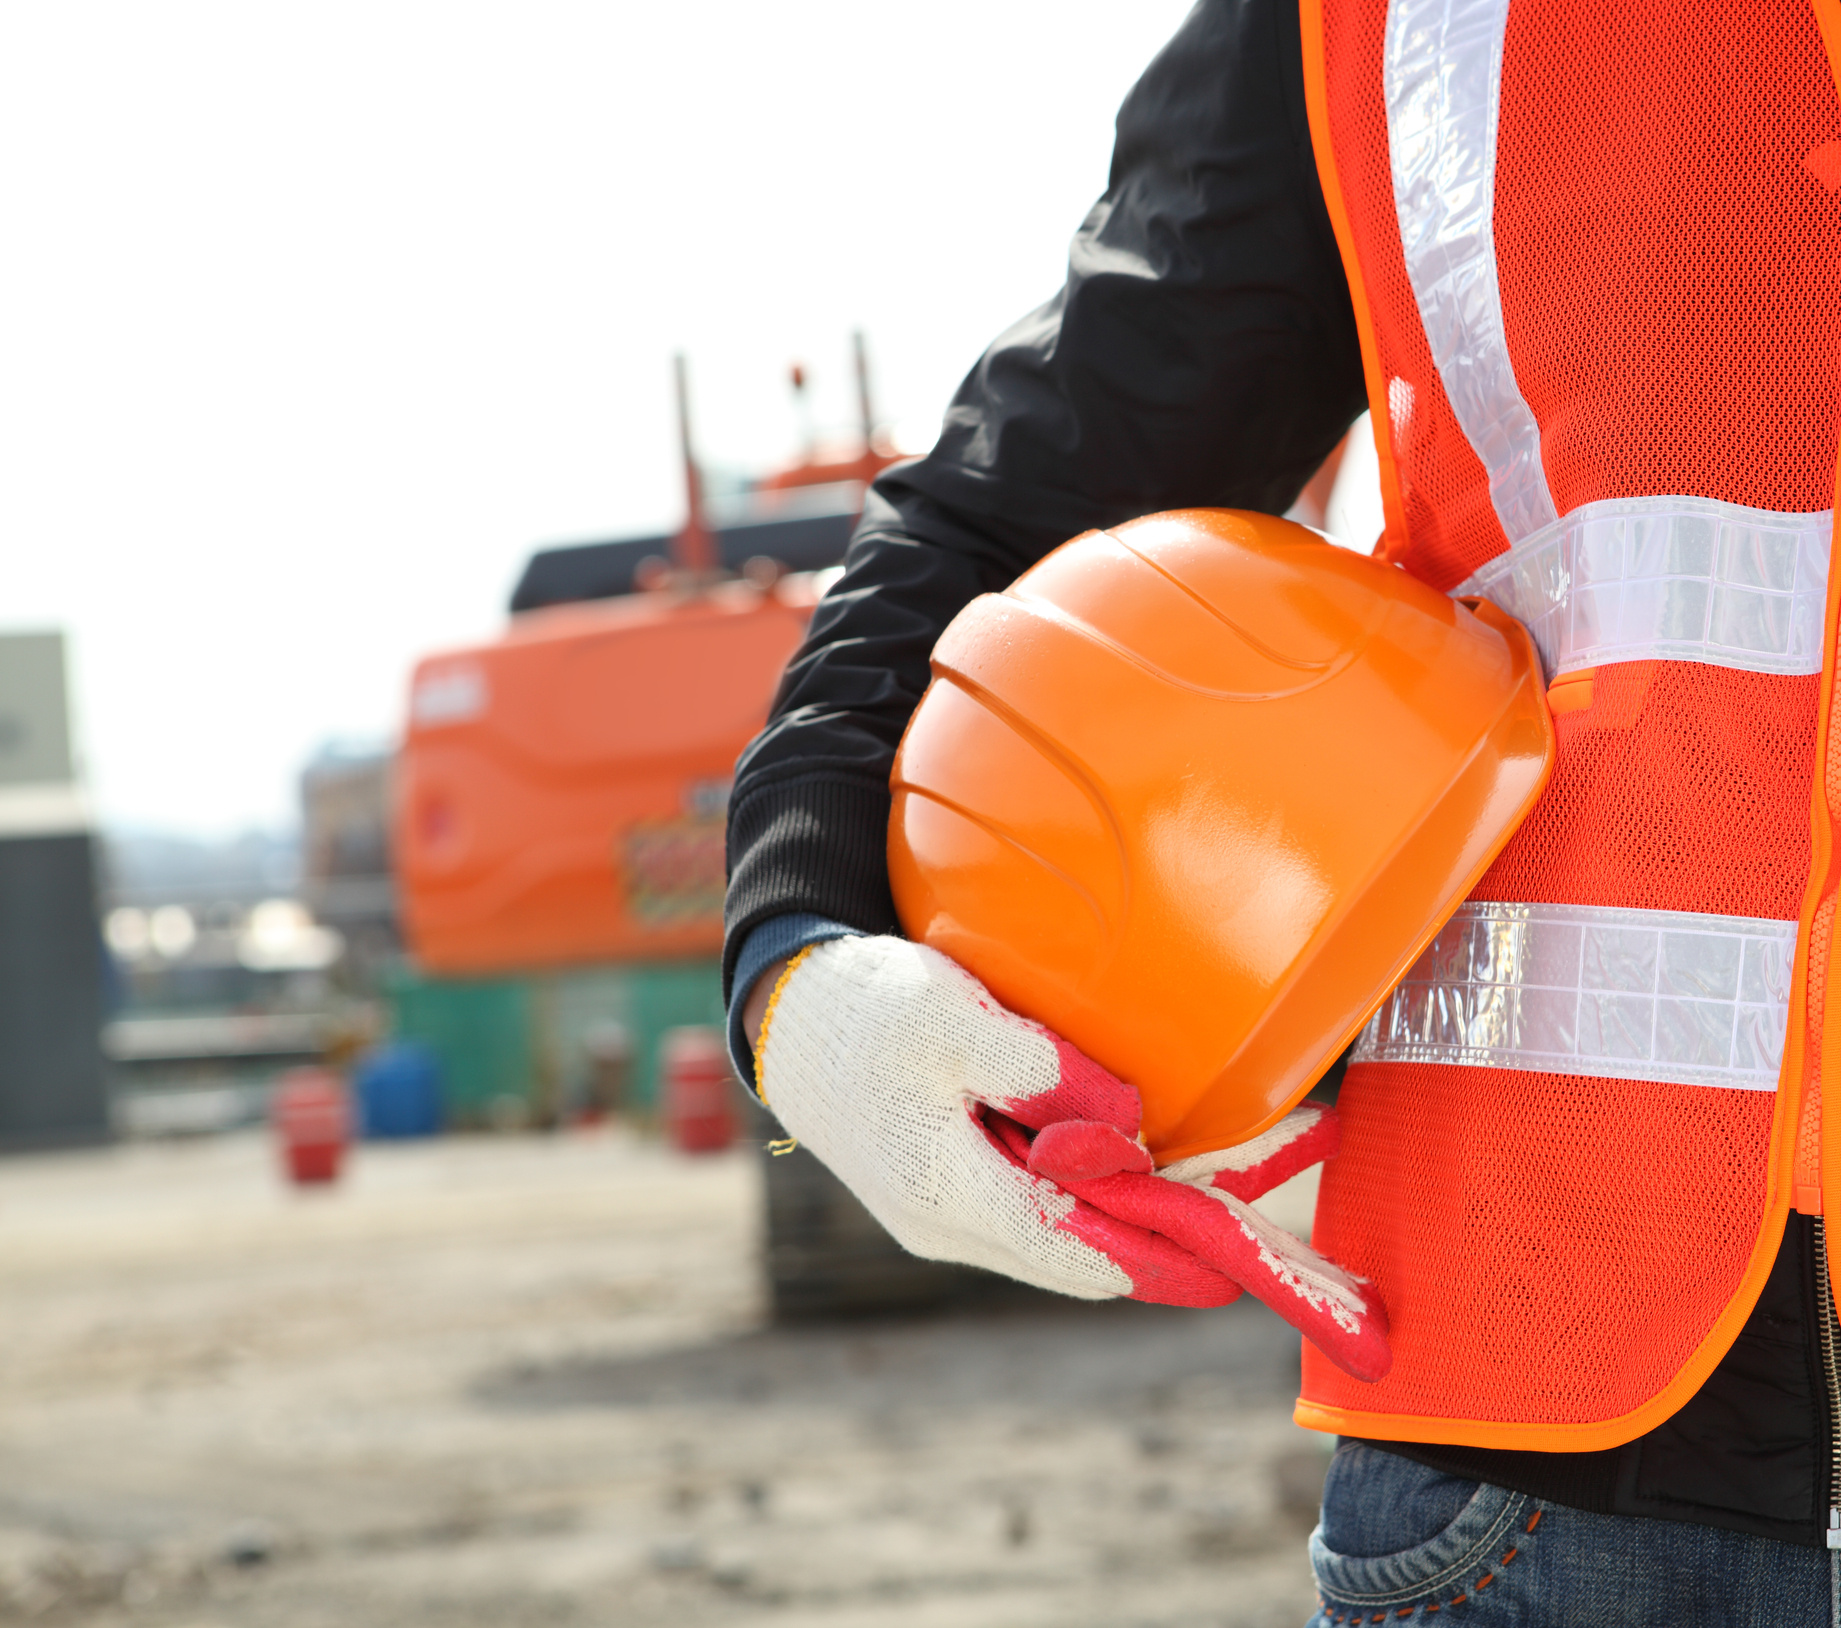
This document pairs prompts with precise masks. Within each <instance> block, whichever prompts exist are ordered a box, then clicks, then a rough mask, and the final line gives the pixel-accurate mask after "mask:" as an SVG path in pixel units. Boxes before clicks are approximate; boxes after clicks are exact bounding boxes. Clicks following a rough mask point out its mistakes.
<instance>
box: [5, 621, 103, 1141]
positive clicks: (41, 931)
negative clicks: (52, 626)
mask: <svg viewBox="0 0 1841 1628" xmlns="http://www.w3.org/2000/svg"><path fill="white" fill-rule="evenodd" d="M103 977H104V958H103V954H102V941H101V938H100V935H99V934H98V932H97V916H96V856H95V840H94V833H93V832H92V830H91V827H90V816H89V810H88V807H87V805H86V803H85V800H84V797H83V792H82V788H81V786H80V785H79V784H78V780H77V773H76V766H75V763H74V761H73V758H72V755H71V749H70V716H69V706H68V703H67V699H66V693H65V678H64V636H63V634H61V633H13V634H6V635H0V1148H6V1149H14V1148H33V1147H53V1146H59V1145H68V1144H72V1143H81V1142H94V1141H100V1140H102V1139H103V1138H105V1137H106V1136H107V1135H108V1133H109V1113H108V1098H107V1094H106V1092H105V1090H104V1086H103V1070H102V1050H101V1044H100V1031H101V1026H102V1008H103Z"/></svg>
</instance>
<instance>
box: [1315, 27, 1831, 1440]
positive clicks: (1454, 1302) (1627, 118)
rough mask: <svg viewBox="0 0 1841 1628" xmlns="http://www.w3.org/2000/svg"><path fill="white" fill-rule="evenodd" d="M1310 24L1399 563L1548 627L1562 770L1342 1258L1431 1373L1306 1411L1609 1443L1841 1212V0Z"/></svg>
mask: <svg viewBox="0 0 1841 1628" xmlns="http://www.w3.org/2000/svg"><path fill="white" fill-rule="evenodd" d="M1301 4H1302V19H1303V34H1304V58H1305V78H1306V85H1307V95H1308V101H1309V110H1310V123H1311V133H1312V139H1313V142H1314V145H1315V147H1316V153H1317V163H1318V169H1319V172H1320V174H1321V176H1322V180H1323V190H1324V195H1325V199H1326V202H1327V203H1328V206H1329V211H1330V217H1331V220H1332V221H1333V223H1334V225H1335V228H1336V234H1337V239H1338V242H1339V244H1340V247H1341V250H1342V256H1343V261H1344V264H1345V265H1346V267H1347V269H1348V274H1349V281H1350V285H1351V290H1352V292H1353V295H1354V303H1355V311H1356V316H1357V320H1358V323H1359V326H1360V329H1361V340H1362V355H1363V361H1364V364H1365V367H1366V371H1367V379H1368V391H1369V397H1370V401H1371V404H1372V407H1373V414H1374V422H1375V425H1376V427H1377V431H1376V439H1377V442H1378V443H1379V448H1380V462H1381V473H1382V487H1383V494H1384V499H1385V504H1386V513H1387V530H1386V532H1385V534H1384V536H1383V539H1382V544H1381V547H1382V549H1383V550H1384V551H1385V554H1386V556H1387V557H1388V558H1390V559H1392V560H1395V561H1397V562H1398V563H1399V564H1400V565H1402V566H1403V567H1404V568H1405V569H1406V570H1408V571H1410V572H1412V573H1413V574H1414V575H1416V576H1418V577H1420V578H1422V579H1424V580H1425V581H1427V582H1429V583H1431V584H1433V585H1434V586H1436V587H1439V588H1441V589H1445V590H1447V591H1449V592H1451V593H1454V594H1457V595H1474V596H1481V597H1484V598H1488V599H1491V600H1493V601H1495V602H1496V603H1497V604H1499V605H1501V606H1502V607H1503V608H1504V609H1506V610H1508V611H1510V612H1512V613H1513V614H1514V615H1515V616H1517V617H1519V618H1520V619H1521V620H1522V621H1523V622H1525V623H1526V624H1527V625H1528V626H1529V628H1530V629H1531V630H1532V631H1533V633H1534V635H1535V638H1536V642H1537V644H1538V645H1539V646H1540V650H1541V655H1542V659H1543V661H1544V662H1545V664H1546V669H1547V674H1548V678H1549V680H1550V682H1551V684H1552V689H1551V690H1550V697H1551V700H1552V703H1553V710H1554V713H1555V724H1556V728H1557V732H1558V738H1559V762H1558V767H1557V770H1556V772H1555V775H1554V778H1553V781H1552V783H1551V785H1550V787H1549V789H1548V791H1547V793H1546V795H1545V796H1544V798H1543V799H1542V801H1541V802H1540V804H1539V805H1538V806H1537V807H1536V809H1535V811H1534V813H1533V814H1532V815H1531V816H1530V818H1529V819H1528V821H1527V823H1526V824H1525V825H1524V826H1523V828H1522V829H1521V831H1520V832H1519V833H1518V834H1517V835H1516V837H1515V838H1514V840H1513V841H1512V842H1511V843H1510V845H1509V847H1508V848H1507V849H1506V850H1505V851H1504V852H1503V854H1502V856H1501V858H1500V859H1499V860H1498V861H1497V863H1496V864H1495V865H1494V867H1493V868H1492V869H1491V870H1490V871H1489V872H1488V873H1487V875H1486V876H1485V877H1484V879H1483V881H1482V883H1481V885H1480V886H1479V887H1478V888H1477V889H1476V891H1475V892H1474V893H1473V894H1472V896H1471V898H1470V899H1469V900H1468V901H1467V902H1466V903H1465V904H1464V905H1463V906H1462V907H1460V910H1459V912H1458V914H1457V916H1456V917H1455V918H1454V919H1453V920H1452V922H1451V924H1450V925H1449V926H1448V927H1447V928H1445V929H1444V930H1443V931H1442V932H1441V933H1440V935H1439V937H1438V939H1437V940H1436V941H1435V942H1434V944H1433V946H1432V948H1431V949H1430V950H1429V951H1428V952H1427V953H1426V955H1425V956H1424V958H1422V960H1421V961H1420V962H1419V963H1418V964H1417V965H1416V966H1415V967H1414V968H1413V970H1412V971H1411V972H1410V973H1409V974H1408V975H1407V978H1406V980H1405V981H1404V982H1403V983H1402V984H1401V986H1400V987H1399V988H1398V989H1397V990H1396V991H1395V992H1394V993H1393V994H1392V995H1391V996H1390V997H1389V999H1388V1001H1387V1003H1386V1004H1385V1005H1384V1006H1383V1007H1382V1009H1381V1011H1380V1012H1379V1013H1378V1014H1377V1015H1376V1017H1375V1019H1374V1021H1373V1023H1372V1024H1371V1025H1370V1026H1369V1028H1368V1029H1367V1031H1366V1032H1365V1033H1364V1035H1363V1037H1362V1039H1361V1041H1360V1043H1359V1045H1358V1048H1357V1051H1356V1054H1355V1061H1354V1062H1353V1063H1352V1065H1351V1067H1350V1069H1349V1072H1348V1076H1347V1079H1346V1082H1345V1084H1344V1086H1343V1095H1342V1099H1341V1101H1342V1117H1343V1151H1342V1152H1341V1154H1340V1155H1339V1156H1338V1157H1337V1158H1336V1159H1334V1160H1332V1161H1331V1162H1330V1163H1329V1165H1328V1166H1326V1168H1325V1171H1324V1176H1323V1184H1322V1189H1321V1196H1320V1198H1319V1203H1318V1210H1317V1224H1316V1230H1315V1234H1314V1237H1315V1242H1316V1243H1317V1245H1318V1247H1319V1248H1320V1249H1322V1250H1324V1251H1325V1252H1326V1253H1327V1254H1329V1255H1330V1256H1331V1257H1333V1258H1334V1259H1336V1260H1338V1261H1341V1262H1343V1263H1344V1264H1346V1265H1347V1266H1349V1267H1351V1268H1352V1269H1354V1270H1355V1271H1357V1272H1361V1273H1363V1274H1364V1275H1366V1276H1368V1277H1370V1278H1372V1279H1373V1280H1374V1281H1375V1283H1376V1284H1377V1286H1378V1287H1379V1289H1380V1291H1381V1294H1382V1297H1383V1298H1384V1300H1385V1302H1386V1304H1387V1307H1388V1311H1389V1315H1390V1319H1391V1324H1392V1330H1393V1339H1394V1352H1395V1362H1394V1367H1393V1371H1392V1372H1391V1373H1390V1374H1389V1375H1388V1376H1387V1377H1386V1378H1385V1379H1383V1380H1381V1381H1380V1382H1379V1383H1377V1384H1373V1385H1364V1384H1361V1383H1358V1382H1357V1381H1355V1380H1352V1379H1350V1378H1349V1377H1348V1376H1347V1375H1345V1374H1343V1373H1342V1372H1341V1371H1339V1370H1338V1369H1336V1368H1333V1367H1332V1366H1331V1365H1330V1364H1329V1363H1328V1362H1326V1361H1324V1360H1323V1359H1322V1358H1321V1357H1320V1356H1318V1355H1317V1353H1316V1352H1315V1351H1314V1350H1312V1349H1311V1348H1310V1347H1309V1346H1306V1347H1305V1351H1304V1379H1303V1394H1302V1397H1301V1399H1300V1401H1299V1403H1298V1409H1297V1418H1298V1421H1299V1423H1301V1424H1305V1425H1308V1426H1312V1427H1314V1428H1317V1429H1321V1430H1333V1431H1339V1432H1344V1433H1347V1434H1350V1435H1357V1436H1367V1437H1373V1438H1377V1439H1383V1440H1397V1441H1419V1442H1446V1443H1461V1444H1468V1445H1474V1446H1487V1447H1510V1448H1536V1449H1543V1450H1549V1451H1553V1450H1559V1451H1586V1450H1591V1449H1597V1448H1604V1447H1611V1446H1615V1445H1617V1444H1619V1443H1622V1442H1625V1441H1628V1440H1630V1439H1632V1438H1634V1437H1636V1436H1638V1435H1640V1434H1642V1433H1643V1432H1644V1431H1646V1430H1649V1429H1651V1428H1653V1427H1654V1426H1655V1425H1657V1424H1659V1423H1661V1422H1662V1420H1664V1419H1665V1418H1667V1417H1668V1416H1669V1415H1670V1414H1671V1413H1673V1412H1674V1411H1675V1410H1676V1409H1677V1408H1679V1407H1680V1406H1681V1405H1682V1404H1683V1403H1684V1402H1686V1401H1687V1400H1688V1398H1689V1397H1691V1396H1692V1395H1693V1394H1694V1392H1695V1391H1696V1389H1698V1387H1699V1386H1700V1384H1701V1383H1702V1381H1704V1380H1705V1379H1706V1377H1707V1375H1708V1374H1709V1373H1711V1372H1712V1370H1713V1368H1714V1367H1715V1365H1716V1364H1717V1363H1718V1362H1719V1360H1720V1358H1721V1357H1722V1356H1723V1355H1724V1354H1725V1352H1726V1350H1727V1349H1728V1347H1729V1346H1730V1345H1731V1344H1732V1341H1733V1340H1734V1338H1735V1337H1736V1336H1737V1335H1738V1333H1739V1330H1740V1328H1741V1327H1742V1326H1743V1324H1744V1322H1745V1319H1746V1317H1747V1315H1748V1314H1749V1312H1750V1311H1751V1308H1752V1306H1753V1304H1754V1302H1755V1301H1756V1299H1757V1297H1758V1293H1759V1291H1760V1289H1761V1288H1762V1287H1763V1284H1764V1281H1765V1278H1766V1276H1767V1274H1768V1273H1769V1271H1770V1268H1771V1265H1772V1262H1773V1260H1774V1258H1775V1255H1776V1252H1777V1249H1778V1245H1779V1242H1780V1240H1781V1238H1782V1235H1783V1230H1784V1225H1785V1220H1786V1217H1787V1215H1788V1212H1789V1210H1790V1208H1791V1207H1792V1206H1793V1205H1794V1206H1795V1207H1797V1208H1800V1209H1802V1210H1804V1211H1808V1212H1812V1213H1820V1212H1821V1211H1822V1210H1823V1209H1824V1208H1826V1209H1828V1210H1830V1211H1833V1210H1835V1209H1837V1207H1841V1145H1838V1144H1841V1111H1837V1112H1836V1113H1835V1114H1832V1115H1830V1116H1829V1118H1828V1119H1827V1121H1826V1122H1824V1120H1823V1117H1822V1114H1821V1106H1820V1104H1821V1100H1822V1090H1821V1086H1822V1083H1823V1080H1824V1077H1825V1076H1826V1077H1827V1079H1828V1080H1829V1081H1830V1082H1831V1083H1830V1084H1829V1088H1828V1100H1829V1101H1830V1102H1835V1101H1841V1095H1838V1094H1837V1093H1838V1092H1841V1001H1837V1002H1836V1003H1835V1004H1834V1006H1833V1008H1830V1006H1829V1005H1828V1004H1827V1003H1826V1001H1825V998H1824V997H1825V994H1826V990H1827V987H1828V978H1827V970H1828V964H1829V959H1830V944H1831V940H1832V938H1833V936H1834V925H1835V891H1836V883H1837V878H1838V877H1841V856H1837V853H1836V842H1835V837H1836V829H1837V817H1838V816H1841V741H1837V742H1836V746H1835V749H1834V750H1833V751H1831V750H1830V746H1829V737H1830V733H1831V729H1832V727H1833V724H1834V721H1835V720H1834V718H1833V713H1832V703H1831V697H1832V696H1833V693H1834V669H1835V664H1834V650H1835V637H1836V605H1835V589H1836V588H1837V587H1838V586H1841V572H1836V571H1831V569H1830V537H1831V531H1832V516H1833V510H1834V506H1835V496H1834V494H1835V484H1836V474H1837V471H1836V444H1837V427H1836V414H1837V403H1838V402H1841V390H1838V388H1837V368H1838V366H1841V254H1838V253H1837V250H1838V249H1841V196H1837V194H1838V192H1841V98H1838V96H1837V90H1836V76H1835V68H1834V64H1835V62H1836V61H1837V59H1838V58H1841V0H1624V3H1622V4H1618V5H1611V4H1605V3H1602V0H1601V3H1591V0H1301ZM1818 765H1820V766H1822V767H1821V772H1820V773H1818V772H1817V769H1818ZM1357 789H1359V788H1357ZM1825 1172H1826V1173H1827V1174H1826V1180H1825V1179H1824V1173H1825ZM1838 1257H1841V1250H1837V1251H1835V1252H1834V1253H1831V1256H1830V1263H1831V1268H1832V1267H1833V1266H1835V1265H1837V1264H1841V1258H1838Z"/></svg>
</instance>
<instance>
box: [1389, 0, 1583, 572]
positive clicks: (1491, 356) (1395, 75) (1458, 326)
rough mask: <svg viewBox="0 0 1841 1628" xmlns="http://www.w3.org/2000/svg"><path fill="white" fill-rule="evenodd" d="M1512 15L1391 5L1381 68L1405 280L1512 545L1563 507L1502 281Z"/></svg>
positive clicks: (1404, 2)
mask: <svg viewBox="0 0 1841 1628" xmlns="http://www.w3.org/2000/svg"><path fill="white" fill-rule="evenodd" d="M1508 12H1509V3H1508V0H1393V3H1392V4H1391V5H1389V6H1388V8H1387V37H1386V42H1385V45H1384V48H1383V49H1384V56H1383V64H1384V66H1383V74H1384V78H1385V92H1386V97H1387V148H1388V153H1389V156H1390V158H1391V161H1392V165H1393V181H1394V208H1395V210H1396V211H1397V213H1398V215H1399V218H1400V244H1401V247H1402V248H1403V249H1404V250H1405V253H1406V275H1407V278H1408V280H1409V281H1410V282H1411V283H1412V285H1413V298H1414V299H1415V301H1417V303H1418V306H1419V317H1420V320H1421V322H1422V323H1423V324H1424V325H1425V333H1426V339H1427V341H1428V343H1429V344H1430V346H1431V350H1432V360H1433V362H1434V363H1436V364H1437V367H1438V376H1439V378H1440V379H1441V380H1442V381H1443V383H1444V387H1445V394H1446V395H1447V396H1448V397H1449V398H1450V401H1451V409H1452V411H1453V412H1454V413H1455V414H1456V415H1457V421H1458V424H1459V426H1460V427H1461V428H1462V429H1463V431H1464V435H1465V437H1466V439H1467V440H1468V441H1469V442H1470V445H1471V447H1472V448H1473V449H1474V450H1475V452H1476V454H1477V457H1478V458H1479V459H1481V460H1482V463H1483V468H1484V470H1485V472H1486V473H1487V474H1488V476H1489V495H1490V500H1491V501H1492V502H1493V503H1494V504H1495V506H1496V516H1497V518H1498V519H1499V520H1501V522H1502V529H1503V531H1504V532H1505V533H1507V535H1508V539H1509V541H1510V542H1511V543H1515V542H1518V541H1519V540H1520V539H1522V538H1523V537H1526V536H1529V535H1530V534H1531V533H1533V532H1536V531H1538V530H1540V528H1541V527H1542V526H1546V525H1550V524H1552V522H1553V521H1554V520H1555V519H1556V518H1557V514H1556V511H1555V509H1554V505H1553V497H1552V494H1551V493H1550V492H1549V491H1548V489H1547V475H1546V471H1545V470H1544V469H1543V468H1542V466H1541V432H1540V426H1539V425H1538V424H1536V423H1535V421H1534V414H1533V413H1532V412H1531V411H1530V410H1529V407H1528V404H1527V402H1526V401H1524V400H1523V399H1522V394H1521V387H1520V385H1518V384H1517V383H1516V382H1515V370H1514V368H1513V367H1511V366H1510V364H1509V343H1508V337H1507V335H1506V334H1505V333H1504V332H1503V326H1502V292H1501V288H1500V286H1499V284H1498V282H1497V276H1496V238H1495V221H1494V214H1495V203H1496V111H1497V103H1498V101H1499V97H1500V91H1501V86H1502V32H1503V28H1504V26H1505V25H1506V23H1507V21H1508ZM1401 428H1402V427H1400V426H1396V434H1399V433H1401ZM1405 433H1407V434H1410V433H1411V429H1410V426H1409V427H1406V428H1405Z"/></svg>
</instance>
